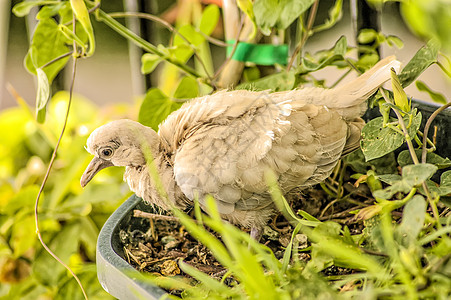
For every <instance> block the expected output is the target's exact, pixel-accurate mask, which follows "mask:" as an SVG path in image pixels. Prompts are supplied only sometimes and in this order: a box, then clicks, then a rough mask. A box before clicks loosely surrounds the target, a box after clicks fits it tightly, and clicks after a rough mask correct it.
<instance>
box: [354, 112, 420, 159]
mask: <svg viewBox="0 0 451 300" xmlns="http://www.w3.org/2000/svg"><path fill="white" fill-rule="evenodd" d="M413 114H414V117H413V120H412V124H411V126H410V127H409V128H408V130H407V131H408V133H409V135H410V136H411V137H413V136H415V134H416V132H417V130H418V128H419V127H420V124H421V113H418V114H417V113H416V109H414V110H413ZM403 119H404V123H405V124H409V115H406V116H404V118H403ZM392 121H393V120H392ZM383 123H384V121H383V118H382V117H378V118H375V119H373V120H371V121H370V122H368V123H367V124H366V125H365V126H364V127H363V130H362V141H361V142H360V146H361V148H362V152H363V154H364V155H365V160H366V161H369V160H372V159H375V158H378V157H382V156H384V155H385V154H387V153H390V152H392V151H394V150H396V149H398V148H399V147H400V146H401V145H402V144H403V143H404V142H405V137H404V135H403V134H401V133H400V132H398V131H396V130H394V129H392V128H390V127H389V126H386V127H384V124H383Z"/></svg>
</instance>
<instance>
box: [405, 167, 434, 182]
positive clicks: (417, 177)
mask: <svg viewBox="0 0 451 300" xmlns="http://www.w3.org/2000/svg"><path fill="white" fill-rule="evenodd" d="M437 169H438V168H437V167H436V166H434V165H431V164H418V165H408V166H405V167H403V168H402V180H405V181H406V182H407V183H408V184H410V185H411V186H416V185H419V184H421V183H423V182H424V181H425V180H426V179H429V178H431V177H432V175H434V173H435V172H436V171H437Z"/></svg>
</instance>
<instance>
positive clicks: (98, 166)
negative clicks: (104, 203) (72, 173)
mask: <svg viewBox="0 0 451 300" xmlns="http://www.w3.org/2000/svg"><path fill="white" fill-rule="evenodd" d="M111 166H113V163H112V162H111V161H109V160H105V159H101V158H98V157H94V158H93V159H92V160H91V162H90V163H89V165H88V167H87V168H86V170H85V172H84V173H83V175H82V176H81V179H80V184H81V187H85V186H86V185H87V184H88V183H89V182H90V181H91V179H92V178H94V176H95V175H96V174H97V172H99V171H100V170H102V169H105V168H108V167H111Z"/></svg>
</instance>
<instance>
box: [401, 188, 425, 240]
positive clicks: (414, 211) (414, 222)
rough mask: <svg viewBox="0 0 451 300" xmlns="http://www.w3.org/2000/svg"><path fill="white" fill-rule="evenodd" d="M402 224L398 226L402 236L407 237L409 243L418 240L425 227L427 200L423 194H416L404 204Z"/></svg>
mask: <svg viewBox="0 0 451 300" xmlns="http://www.w3.org/2000/svg"><path fill="white" fill-rule="evenodd" d="M402 215H403V217H402V221H401V224H400V225H399V227H398V230H399V233H400V236H401V237H402V238H407V239H408V243H412V242H413V241H415V240H416V238H417V237H418V235H419V234H420V231H421V228H423V224H424V220H425V217H426V201H425V200H424V197H423V196H421V195H415V196H414V197H413V198H412V199H410V200H409V202H407V204H406V205H405V206H404V210H403V214H402Z"/></svg>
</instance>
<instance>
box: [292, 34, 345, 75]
mask: <svg viewBox="0 0 451 300" xmlns="http://www.w3.org/2000/svg"><path fill="white" fill-rule="evenodd" d="M347 49H348V42H347V40H346V37H345V36H341V37H340V38H339V39H338V40H337V42H336V43H335V45H334V47H333V48H332V49H330V50H328V51H327V52H323V53H322V54H324V53H326V55H322V56H321V57H320V59H319V60H318V61H313V60H312V59H310V58H308V57H307V56H304V57H303V58H302V63H301V65H300V66H299V68H297V70H296V74H297V75H302V74H307V73H311V72H314V71H318V70H320V69H322V68H324V67H327V66H329V65H331V64H332V63H333V62H335V61H337V60H342V59H343V57H344V56H345V54H346V51H347Z"/></svg>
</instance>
